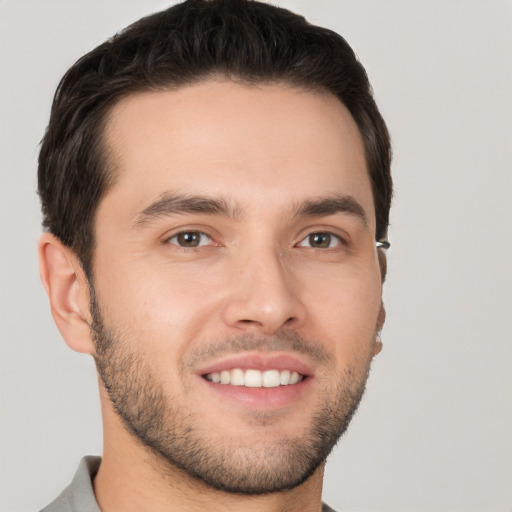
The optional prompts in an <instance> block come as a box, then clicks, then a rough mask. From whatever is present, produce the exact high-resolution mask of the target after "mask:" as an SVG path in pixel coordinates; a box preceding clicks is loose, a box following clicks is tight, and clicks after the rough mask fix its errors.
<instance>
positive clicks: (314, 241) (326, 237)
mask: <svg viewBox="0 0 512 512" xmlns="http://www.w3.org/2000/svg"><path fill="white" fill-rule="evenodd" d="M341 243H342V241H341V238H340V237H339V236H337V235H334V234H332V233H322V232H317V233H311V234H310V235H308V236H307V237H306V238H304V240H302V241H301V242H300V243H299V244H298V246H299V247H312V248H313V249H332V248H333V247H337V246H339V245H340V244H341Z"/></svg>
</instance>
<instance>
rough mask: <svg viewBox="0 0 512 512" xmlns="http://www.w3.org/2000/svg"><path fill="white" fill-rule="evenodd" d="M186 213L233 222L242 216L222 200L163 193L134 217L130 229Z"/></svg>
mask: <svg viewBox="0 0 512 512" xmlns="http://www.w3.org/2000/svg"><path fill="white" fill-rule="evenodd" d="M187 213H188V214H196V215H219V216H223V217H229V218H230V219H234V220H238V219H239V218H240V217H241V215H242V211H241V209H240V208H239V207H237V206H236V205H233V204H232V203H230V202H228V201H226V200H225V199H222V198H214V197H208V196H201V195H183V194H171V193H165V194H163V195H162V196H161V197H160V198H159V199H157V200H156V201H154V202H152V203H151V204H149V205H148V206H146V207H145V208H144V209H143V210H142V211H141V212H140V213H138V214H137V215H136V218H135V221H134V222H133V224H132V227H133V228H138V227H143V226H145V225H146V224H149V223H150V222H152V221H154V220H157V219H161V218H164V217H168V216H171V215H181V214H187Z"/></svg>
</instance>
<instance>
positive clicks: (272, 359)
mask: <svg viewBox="0 0 512 512" xmlns="http://www.w3.org/2000/svg"><path fill="white" fill-rule="evenodd" d="M234 368H240V369H242V370H249V369H251V370H260V371H265V370H290V371H292V372H293V371H295V372H297V373H299V374H301V375H304V376H309V377H310V376H312V375H313V369H312V368H311V366H309V365H308V364H307V363H305V362H304V361H302V360H301V359H299V357H297V356H295V355H292V354H289V353H283V352H276V353H268V352H266V353H261V352H260V353H254V352H252V353H247V354H233V355H230V356H225V357H223V358H222V359H220V360H218V361H215V362H213V363H211V364H208V365H207V366H204V367H201V368H200V369H199V370H198V372H197V373H198V374H199V375H206V374H208V373H214V372H221V371H223V370H232V369H234Z"/></svg>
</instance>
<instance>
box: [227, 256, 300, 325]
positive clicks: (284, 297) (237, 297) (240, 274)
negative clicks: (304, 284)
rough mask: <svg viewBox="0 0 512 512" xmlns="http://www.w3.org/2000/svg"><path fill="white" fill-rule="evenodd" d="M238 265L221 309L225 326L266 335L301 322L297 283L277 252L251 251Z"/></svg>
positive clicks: (298, 286)
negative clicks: (251, 253) (223, 306)
mask: <svg viewBox="0 0 512 512" xmlns="http://www.w3.org/2000/svg"><path fill="white" fill-rule="evenodd" d="M237 267H238V271H236V272H233V273H232V276H233V277H232V280H231V290H230V291H229V296H228V299H227V302H226V304H225V308H224V310H223V316H224V321H225V323H226V324H227V325H229V326H230V327H234V328H236V329H239V330H243V331H253V332H259V333H262V334H267V335H270V334H274V333H275V332H277V331H279V330H280V329H282V328H298V327H300V326H301V325H302V323H303V322H304V320H305V316H306V308H305V307H304V304H303V303H302V301H301V300H300V297H299V290H300V285H299V283H298V282H297V280H296V279H294V277H293V273H292V272H291V270H290V269H289V268H287V265H286V262H285V260H284V258H283V257H282V256H281V255H280V254H279V252H278V251H274V250H269V251H268V252H267V253H266V254H262V253H261V252H259V253H257V254H253V255H252V256H250V257H249V258H246V259H244V261H243V262H241V263H240V265H237Z"/></svg>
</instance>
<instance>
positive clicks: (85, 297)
mask: <svg viewBox="0 0 512 512" xmlns="http://www.w3.org/2000/svg"><path fill="white" fill-rule="evenodd" d="M38 253H39V272H40V276H41V281H42V283H43V286H44V288H45V290H46V293H47V294H48V298H49V300H50V308H51V312H52V316H53V319H54V321H55V323H56V325H57V327H58V329H59V331H60V333H61V334H62V337H63V338H64V340H65V341H66V343H67V344H68V345H69V347H71V348H72V349H73V350H76V351H77V352H83V353H86V354H94V343H93V341H92V338H91V329H90V321H91V319H90V312H89V287H88V282H87V278H86V276H85V273H84V272H83V270H82V267H81V265H80V263H79V260H78V258H77V256H76V254H75V253H74V252H73V251H72V250H71V249H69V248H68V247H66V246H65V245H63V244H62V242H61V241H60V240H59V239H58V238H56V237H55V236H54V235H52V234H50V233H44V234H43V235H42V236H41V238H40V240H39V244H38Z"/></svg>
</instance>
